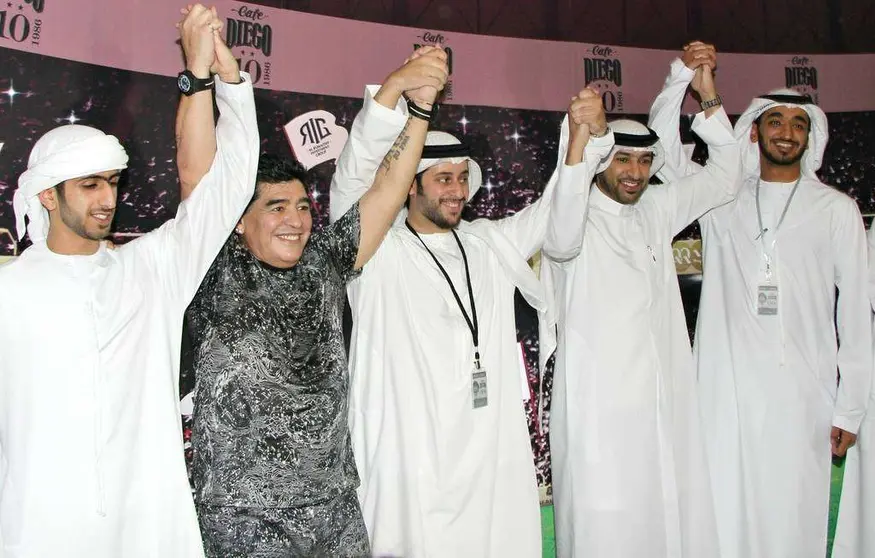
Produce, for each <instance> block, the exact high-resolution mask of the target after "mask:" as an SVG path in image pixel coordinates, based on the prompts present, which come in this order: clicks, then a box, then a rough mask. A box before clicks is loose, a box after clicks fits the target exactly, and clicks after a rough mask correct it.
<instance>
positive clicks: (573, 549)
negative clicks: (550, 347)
mask: <svg viewBox="0 0 875 558" xmlns="http://www.w3.org/2000/svg"><path fill="white" fill-rule="evenodd" d="M694 127H695V129H696V131H697V132H698V133H699V135H700V136H701V137H702V138H703V139H704V140H705V141H707V142H708V144H709V146H710V149H711V152H712V162H711V163H710V164H709V166H708V167H707V168H706V169H705V170H704V171H703V172H701V173H700V174H698V175H696V176H691V177H687V178H684V179H683V180H680V181H678V182H675V183H672V184H667V185H651V186H649V187H648V188H647V190H645V192H644V193H643V194H642V196H641V198H640V199H639V201H638V202H637V203H636V204H634V205H623V204H620V203H618V202H616V201H614V200H612V199H611V198H609V197H608V196H607V195H605V194H604V193H603V192H602V191H601V190H599V188H598V187H597V186H595V185H592V186H591V184H592V179H593V175H594V172H595V171H594V170H593V169H594V165H597V163H598V159H600V158H602V157H603V156H604V155H605V154H607V151H605V149H606V148H607V149H608V150H609V149H610V147H611V145H610V144H611V143H612V142H608V145H607V146H606V147H605V146H604V145H602V141H601V140H599V139H594V140H591V141H590V144H589V145H588V146H587V148H586V152H585V158H584V162H583V163H581V164H578V165H575V166H574V167H568V166H566V165H564V164H561V163H560V168H561V171H560V182H559V185H558V186H557V188H556V194H555V196H554V198H553V213H552V224H553V226H552V227H551V229H550V231H551V234H549V235H548V237H547V242H546V243H545V245H544V255H545V256H546V257H545V259H544V260H543V267H542V279H543V280H544V281H552V282H553V285H554V288H555V292H556V298H557V303H558V304H559V348H558V349H557V352H556V370H555V378H554V383H553V399H552V409H551V415H550V447H551V451H552V460H553V461H552V462H553V504H554V506H555V509H554V513H555V522H556V555H557V556H558V557H560V558H567V557H574V556H576V557H580V558H600V557H610V558H641V557H647V558H663V557H665V558H669V557H671V558H712V557H715V556H717V555H718V554H717V548H716V540H715V538H716V528H715V524H714V517H713V503H712V499H711V491H710V486H709V481H708V476H707V465H706V463H705V452H704V441H703V439H702V435H701V429H700V424H699V423H700V418H699V406H698V403H697V398H696V393H695V376H694V370H693V361H692V355H691V352H690V339H689V335H688V334H687V328H686V322H685V320H684V309H683V305H682V302H681V297H680V290H679V288H678V282H677V274H676V271H675V264H674V256H673V251H672V239H673V238H674V236H675V235H676V234H678V233H679V232H680V231H681V230H683V229H684V228H685V227H686V226H687V225H689V223H691V222H692V221H694V220H695V219H696V218H698V217H699V216H701V215H702V214H703V213H705V212H706V211H708V210H709V209H711V208H713V207H715V206H718V205H720V204H723V203H726V202H728V201H730V200H731V199H732V198H733V197H734V196H735V184H736V177H737V175H738V172H739V151H738V147H737V146H736V144H735V141H734V139H733V136H732V132H731V127H730V124H729V120H728V118H727V117H726V114H725V112H723V109H720V110H719V111H718V112H717V113H715V114H714V115H712V116H711V117H710V118H707V119H706V118H705V117H704V115H699V116H697V118H696V121H695V123H694ZM578 167H587V168H586V170H585V171H581V170H578ZM575 174H576V176H575ZM564 180H568V182H569V184H567V186H566V185H565V184H564V183H563V181H564ZM545 272H546V273H545Z"/></svg>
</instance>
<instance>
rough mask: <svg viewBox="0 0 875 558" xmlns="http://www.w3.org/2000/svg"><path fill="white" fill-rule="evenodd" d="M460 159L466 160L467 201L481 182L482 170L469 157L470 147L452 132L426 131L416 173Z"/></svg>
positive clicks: (456, 161)
mask: <svg viewBox="0 0 875 558" xmlns="http://www.w3.org/2000/svg"><path fill="white" fill-rule="evenodd" d="M462 161H468V201H471V200H472V199H473V198H474V195H475V194H476V193H477V190H479V189H480V186H481V185H482V184H483V172H482V171H481V170H480V165H478V164H477V161H475V160H474V159H472V158H471V149H470V148H469V147H468V146H467V145H466V144H464V143H462V142H461V141H460V140H459V139H458V138H456V137H455V136H454V135H452V134H448V133H447V132H436V131H435V132H429V133H428V135H427V136H426V137H425V147H423V149H422V158H421V159H420V160H419V166H418V167H416V174H419V173H421V172H423V171H426V170H428V169H430V168H431V167H433V166H435V165H439V164H441V163H452V164H454V165H455V164H458V163H461V162H462Z"/></svg>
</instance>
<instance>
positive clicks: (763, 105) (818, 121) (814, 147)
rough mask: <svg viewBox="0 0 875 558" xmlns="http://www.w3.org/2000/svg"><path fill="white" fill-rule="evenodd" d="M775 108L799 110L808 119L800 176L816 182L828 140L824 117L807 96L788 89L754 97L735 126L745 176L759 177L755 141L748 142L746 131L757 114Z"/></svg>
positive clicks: (757, 152)
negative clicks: (803, 112) (806, 145)
mask: <svg viewBox="0 0 875 558" xmlns="http://www.w3.org/2000/svg"><path fill="white" fill-rule="evenodd" d="M776 106H786V107H790V108H801V109H802V110H804V111H805V112H806V113H808V117H809V118H810V119H811V127H810V129H809V131H808V149H807V150H806V151H805V155H803V157H802V174H803V175H805V176H807V177H809V178H814V179H815V180H817V175H816V174H815V173H816V172H817V170H818V169H819V168H820V165H821V164H822V163H823V152H824V151H825V150H826V142H827V141H829V124H828V123H827V121H826V114H824V112H823V111H822V110H821V109H820V107H818V106H817V105H815V104H814V102H813V101H812V100H811V97H809V96H807V95H802V94H800V93H799V92H797V91H793V90H792V89H776V90H774V91H771V92H769V93H768V94H766V95H761V96H759V97H754V100H753V101H752V102H751V103H750V106H749V107H747V110H745V111H744V113H742V115H741V116H740V117H739V118H738V122H736V123H735V130H734V133H735V139H736V141H738V144H739V145H741V146H743V147H742V150H741V162H742V164H743V166H744V172H745V174H753V175H756V176H759V175H760V150H759V146H758V145H757V142H752V141H750V128H751V126H753V123H754V121H756V119H757V118H759V117H760V115H761V114H763V113H764V112H766V111H767V110H769V109H771V108H773V107H776Z"/></svg>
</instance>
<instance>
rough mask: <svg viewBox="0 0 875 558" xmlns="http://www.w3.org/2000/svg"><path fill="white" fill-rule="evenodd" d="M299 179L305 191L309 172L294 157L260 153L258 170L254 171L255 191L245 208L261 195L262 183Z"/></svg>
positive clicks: (277, 182) (307, 185)
mask: <svg viewBox="0 0 875 558" xmlns="http://www.w3.org/2000/svg"><path fill="white" fill-rule="evenodd" d="M294 180H297V181H299V182H300V183H301V184H303V185H304V191H307V190H308V188H309V183H310V173H308V172H307V169H305V168H304V165H302V164H301V163H299V162H298V160H297V159H295V158H294V157H283V156H281V155H277V154H275V153H262V154H261V156H260V157H259V158H258V170H257V171H256V173H255V192H253V193H252V199H251V200H249V203H248V204H247V205H246V210H249V207H250V206H251V205H252V204H253V203H254V202H255V200H257V199H258V196H259V195H261V185H262V184H280V183H282V182H292V181H294Z"/></svg>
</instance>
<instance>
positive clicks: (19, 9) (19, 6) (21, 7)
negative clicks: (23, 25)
mask: <svg viewBox="0 0 875 558" xmlns="http://www.w3.org/2000/svg"><path fill="white" fill-rule="evenodd" d="M23 9H24V6H22V5H21V4H19V5H18V11H19V12H20V11H21V10H23Z"/></svg>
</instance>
